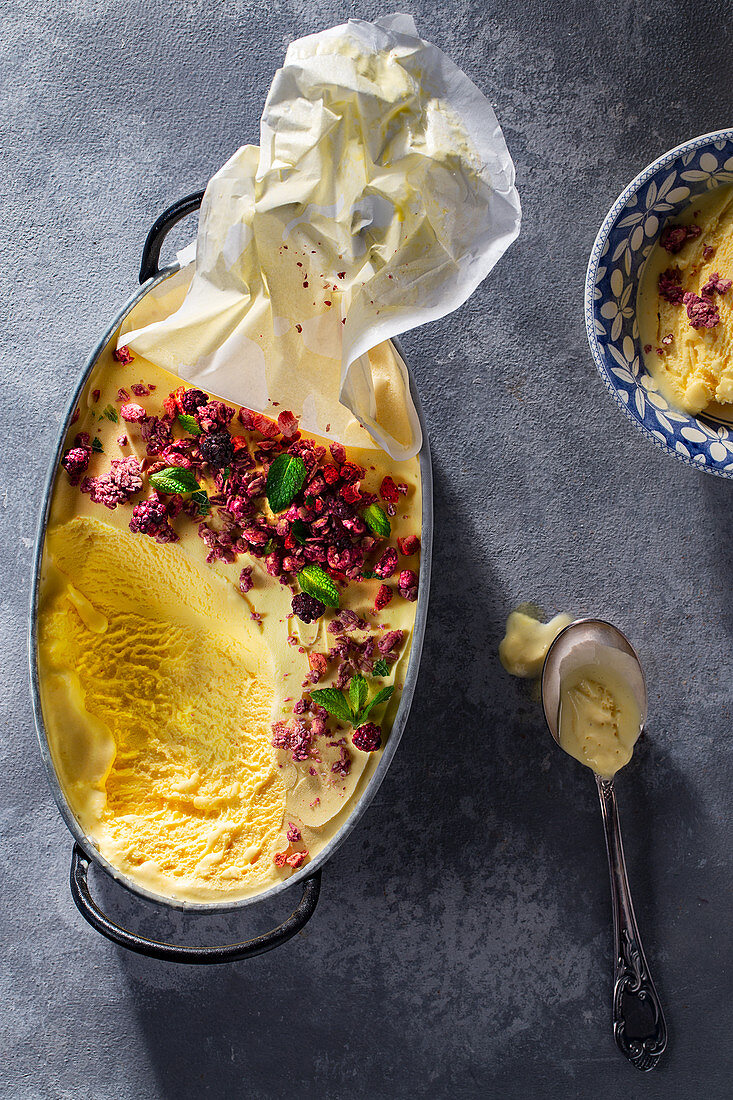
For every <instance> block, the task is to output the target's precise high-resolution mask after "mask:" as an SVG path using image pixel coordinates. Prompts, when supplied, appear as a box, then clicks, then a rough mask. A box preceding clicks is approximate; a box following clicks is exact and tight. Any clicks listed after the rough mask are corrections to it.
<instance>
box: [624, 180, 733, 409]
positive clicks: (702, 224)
mask: <svg viewBox="0 0 733 1100" xmlns="http://www.w3.org/2000/svg"><path fill="white" fill-rule="evenodd" d="M732 278H733V188H731V187H719V188H718V189H717V190H714V191H712V192H711V193H710V194H709V195H706V196H702V197H698V198H695V199H694V200H693V201H692V202H691V203H690V207H689V210H688V212H687V214H686V216H685V217H683V218H682V220H681V221H680V222H679V224H674V225H669V226H665V228H664V230H663V231H662V234H661V237H660V243H659V244H658V245H657V247H656V248H655V249H654V251H653V252H652V253H651V255H650V256H649V259H648V260H647V261H646V265H645V268H644V274H643V276H642V280H641V283H640V286H639V296H638V302H637V316H638V321H639V335H640V339H641V343H642V346H643V348H644V360H645V363H646V366H647V368H648V370H649V372H650V373H651V374H652V376H653V377H654V378H655V380H656V381H657V383H658V385H659V388H660V390H661V391H662V393H663V394H664V396H665V397H666V398H667V399H668V400H669V401H670V403H671V404H673V405H676V406H677V407H678V408H680V409H684V410H685V411H686V412H689V413H693V414H696V413H700V412H708V413H710V414H712V415H714V416H719V417H720V416H722V417H723V418H724V419H730V417H731V415H732V413H731V405H733V290H731V282H730V280H731V279H732Z"/></svg>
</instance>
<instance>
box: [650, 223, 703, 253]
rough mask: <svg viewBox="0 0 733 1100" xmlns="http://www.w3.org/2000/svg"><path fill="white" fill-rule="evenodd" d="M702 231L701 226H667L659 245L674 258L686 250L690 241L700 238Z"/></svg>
mask: <svg viewBox="0 0 733 1100" xmlns="http://www.w3.org/2000/svg"><path fill="white" fill-rule="evenodd" d="M701 233H702V229H701V228H700V226H699V225H667V226H665V227H664V229H663V230H662V235H661V236H660V238H659V243H660V244H661V246H662V248H664V249H666V250H667V252H670V253H671V254H672V255H673V256H674V255H676V254H677V253H678V252H680V251H681V250H682V248H684V246H685V245H686V244H687V242H688V241H691V240H694V239H695V237H699V236H700V234H701Z"/></svg>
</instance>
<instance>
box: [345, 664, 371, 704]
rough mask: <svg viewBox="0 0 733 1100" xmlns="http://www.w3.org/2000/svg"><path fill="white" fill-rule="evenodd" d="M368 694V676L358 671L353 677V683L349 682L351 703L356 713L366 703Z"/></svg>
mask: <svg viewBox="0 0 733 1100" xmlns="http://www.w3.org/2000/svg"><path fill="white" fill-rule="evenodd" d="M368 694H369V686H368V684H367V682H366V677H364V676H360V675H359V674H358V673H356V674H355V675H354V676H352V677H351V683H350V684H349V703H350V704H351V709H352V710H353V711H354V713H355V714H356V713H357V712H358V711H360V710H361V708H362V707H363V706H364V704H365V703H366V700H367V695H368Z"/></svg>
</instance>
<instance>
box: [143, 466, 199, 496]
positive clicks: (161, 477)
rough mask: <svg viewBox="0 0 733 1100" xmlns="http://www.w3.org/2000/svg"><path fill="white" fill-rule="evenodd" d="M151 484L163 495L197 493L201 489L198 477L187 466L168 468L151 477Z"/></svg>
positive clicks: (157, 471)
mask: <svg viewBox="0 0 733 1100" xmlns="http://www.w3.org/2000/svg"><path fill="white" fill-rule="evenodd" d="M150 484H151V485H152V486H153V488H154V489H159V490H160V491H161V493H170V494H173V493H178V494H182V493H195V492H196V490H197V489H199V488H200V486H199V483H198V481H197V480H196V475H195V474H194V472H193V471H192V470H188V469H186V467H185V466H166V467H165V469H164V470H156V472H155V473H154V474H151V475H150Z"/></svg>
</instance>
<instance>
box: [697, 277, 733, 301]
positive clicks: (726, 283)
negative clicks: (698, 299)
mask: <svg viewBox="0 0 733 1100" xmlns="http://www.w3.org/2000/svg"><path fill="white" fill-rule="evenodd" d="M731 285H733V280H731V279H721V277H720V275H719V274H718V272H717V271H714V272H713V273H712V275H711V276H710V278H709V279H708V281H707V282H706V283H705V286H704V287H703V288H702V290H701V291H700V294H701V295H702V297H703V298H712V296H713V294H714V293H715V292H716V291H717V292H718V294H720V295H721V296H722V295H723V294H727V293H728V291H729V290H730V288H731Z"/></svg>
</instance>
